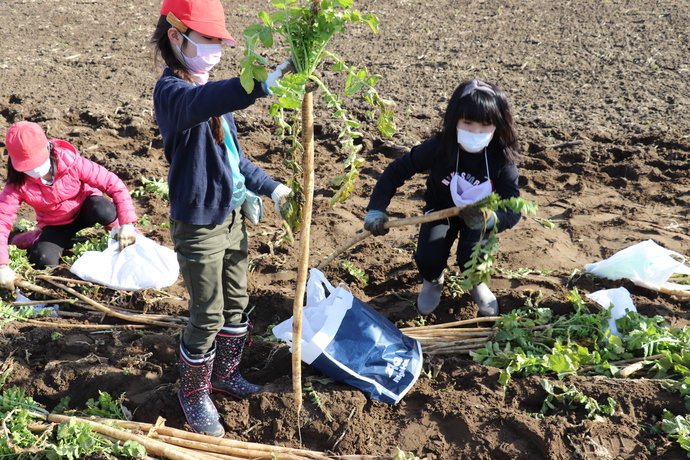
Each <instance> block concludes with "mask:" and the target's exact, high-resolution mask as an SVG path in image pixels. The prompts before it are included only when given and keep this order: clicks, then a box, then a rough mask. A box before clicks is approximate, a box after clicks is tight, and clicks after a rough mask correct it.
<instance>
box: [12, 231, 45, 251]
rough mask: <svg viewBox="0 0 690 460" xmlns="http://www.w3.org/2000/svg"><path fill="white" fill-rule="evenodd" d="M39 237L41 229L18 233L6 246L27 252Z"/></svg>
mask: <svg viewBox="0 0 690 460" xmlns="http://www.w3.org/2000/svg"><path fill="white" fill-rule="evenodd" d="M39 236H41V229H40V228H37V229H36V230H31V231H30V232H24V233H18V234H16V235H15V236H14V238H12V239H11V240H10V242H9V243H8V244H13V245H15V246H17V247H18V248H19V249H24V250H27V251H28V250H29V249H31V246H33V245H34V243H35V242H36V240H37V239H38V237H39Z"/></svg>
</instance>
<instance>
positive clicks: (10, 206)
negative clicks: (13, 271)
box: [0, 185, 22, 265]
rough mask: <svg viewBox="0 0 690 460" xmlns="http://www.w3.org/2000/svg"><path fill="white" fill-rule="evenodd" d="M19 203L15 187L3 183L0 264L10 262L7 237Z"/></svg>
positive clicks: (20, 202)
mask: <svg viewBox="0 0 690 460" xmlns="http://www.w3.org/2000/svg"><path fill="white" fill-rule="evenodd" d="M21 204H22V201H21V199H20V198H19V193H17V191H16V189H15V188H14V187H12V186H11V185H5V188H4V189H2V193H0V265H7V264H8V263H9V262H10V255H9V252H8V250H7V239H8V238H9V236H10V232H11V231H12V224H13V223H14V219H15V218H16V217H17V210H18V209H19V206H21Z"/></svg>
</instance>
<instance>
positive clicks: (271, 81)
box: [266, 59, 294, 88]
mask: <svg viewBox="0 0 690 460" xmlns="http://www.w3.org/2000/svg"><path fill="white" fill-rule="evenodd" d="M292 71H294V66H293V65H292V59H288V60H287V61H285V62H283V63H282V64H280V65H279V66H278V67H276V70H274V71H273V72H271V73H269V74H268V77H267V78H266V86H268V87H269V88H271V87H273V86H280V84H279V83H278V79H280V78H282V77H283V75H285V74H287V73H290V72H292Z"/></svg>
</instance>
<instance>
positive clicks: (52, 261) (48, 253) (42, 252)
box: [29, 239, 65, 270]
mask: <svg viewBox="0 0 690 460" xmlns="http://www.w3.org/2000/svg"><path fill="white" fill-rule="evenodd" d="M64 250H65V248H63V247H60V246H58V245H57V244H55V243H51V242H50V241H40V239H39V240H38V241H36V242H35V243H34V244H33V246H32V247H31V249H30V250H29V262H31V264H32V265H33V266H34V267H35V268H36V269H38V270H43V269H44V268H46V267H48V266H50V265H58V264H59V263H60V258H61V257H62V253H63V252H64Z"/></svg>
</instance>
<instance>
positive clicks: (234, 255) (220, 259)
mask: <svg viewBox="0 0 690 460" xmlns="http://www.w3.org/2000/svg"><path fill="white" fill-rule="evenodd" d="M170 235H171V236H172V239H173V242H174V245H175V251H176V252H177V260H178V262H179V263H180V272H181V273H182V277H183V278H184V281H185V284H186V285H187V292H188V293H189V323H188V324H187V327H186V328H185V331H184V334H183V336H182V340H183V342H184V345H185V348H186V349H187V350H188V351H189V352H190V353H193V354H198V353H206V352H208V351H209V350H210V349H211V348H212V347H213V341H214V340H215V338H216V334H217V333H218V331H220V329H221V328H222V327H223V326H225V325H226V324H233V323H240V322H241V321H242V312H243V311H244V310H245V308H247V304H248V303H249V296H248V295H247V267H248V262H249V260H248V258H247V255H248V240H247V229H246V227H245V224H244V218H243V217H242V214H241V213H240V210H235V211H233V212H232V213H230V215H229V216H228V217H227V219H225V222H223V223H222V224H221V225H203V226H201V225H192V224H187V223H184V222H180V221H176V220H172V221H171V222H170Z"/></svg>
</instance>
